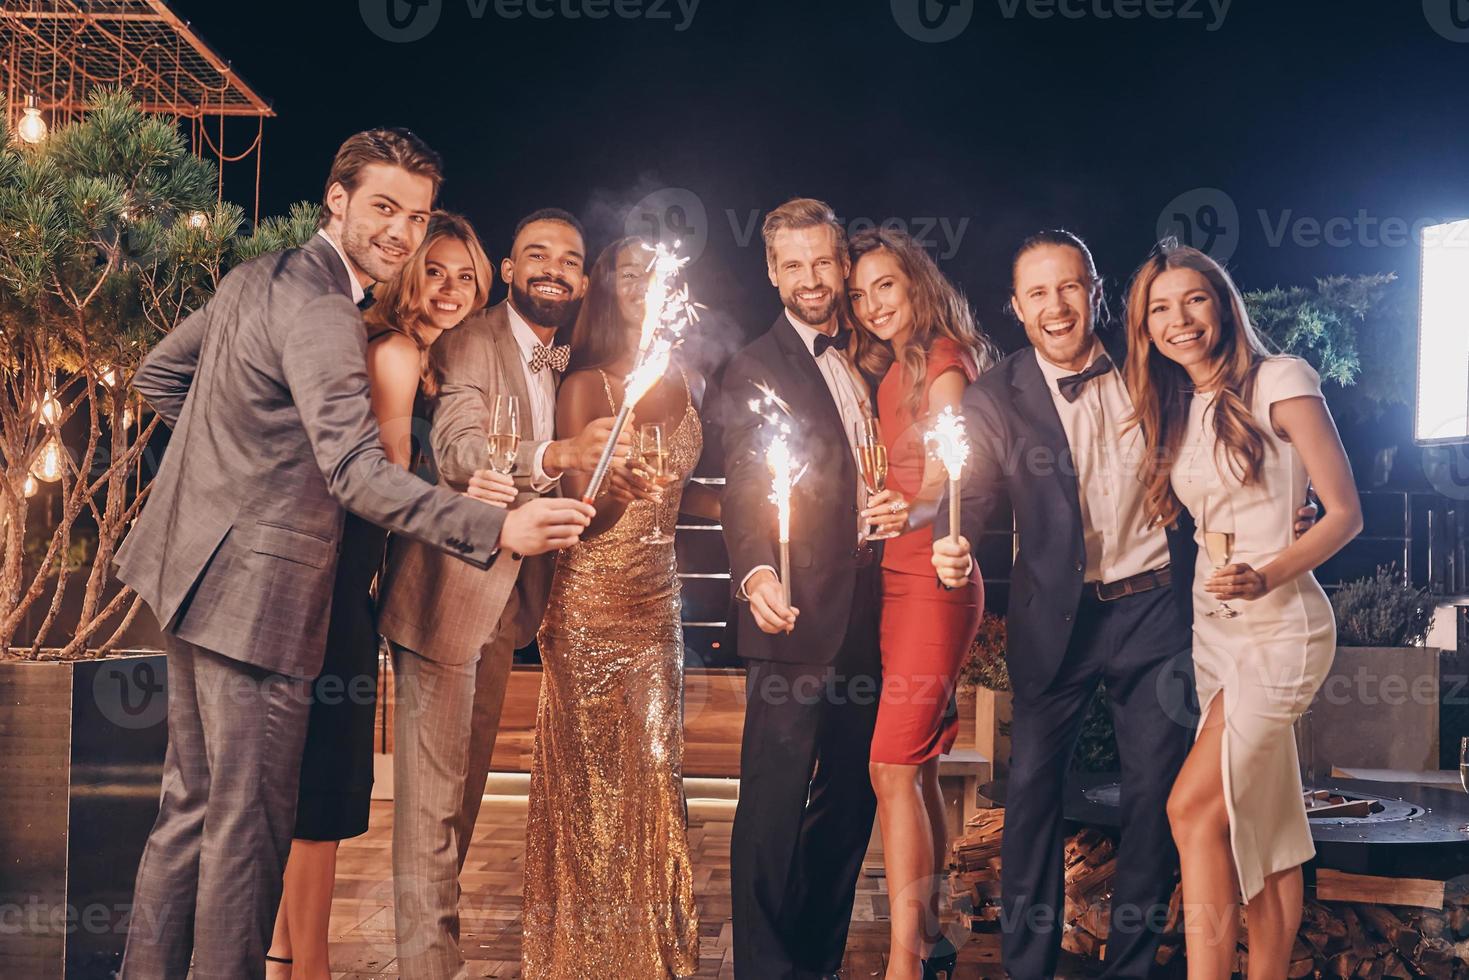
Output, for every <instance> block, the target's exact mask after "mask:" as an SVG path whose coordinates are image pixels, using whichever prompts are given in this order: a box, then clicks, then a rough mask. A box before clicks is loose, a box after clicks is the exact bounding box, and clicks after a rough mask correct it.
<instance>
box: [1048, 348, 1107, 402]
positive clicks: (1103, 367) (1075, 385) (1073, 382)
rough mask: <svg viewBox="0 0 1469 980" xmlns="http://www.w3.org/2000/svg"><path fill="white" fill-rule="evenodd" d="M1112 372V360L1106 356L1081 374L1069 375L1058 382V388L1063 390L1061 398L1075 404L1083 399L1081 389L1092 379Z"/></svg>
mask: <svg viewBox="0 0 1469 980" xmlns="http://www.w3.org/2000/svg"><path fill="white" fill-rule="evenodd" d="M1111 370H1112V359H1111V358H1110V357H1108V356H1107V355H1106V354H1103V355H1102V356H1101V357H1099V358H1097V359H1096V360H1095V361H1092V366H1091V367H1089V368H1087V369H1086V370H1085V371H1083V372H1081V373H1080V374H1069V375H1067V376H1066V377H1064V378H1060V379H1059V380H1057V381H1056V387H1057V388H1060V389H1061V397H1062V398H1064V399H1066V400H1067V401H1068V402H1074V401H1076V400H1077V399H1078V398H1080V397H1081V389H1082V388H1084V387H1086V383H1087V382H1088V381H1090V380H1091V379H1092V378H1100V377H1101V376H1102V375H1104V374H1106V373H1107V372H1108V371H1111Z"/></svg>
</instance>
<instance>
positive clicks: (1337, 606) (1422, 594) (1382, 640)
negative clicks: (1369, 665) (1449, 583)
mask: <svg viewBox="0 0 1469 980" xmlns="http://www.w3.org/2000/svg"><path fill="white" fill-rule="evenodd" d="M1331 608H1332V610H1333V611H1334V612H1335V613H1336V637H1337V643H1338V644H1340V645H1341V646H1344V647H1416V646H1422V645H1423V642H1424V640H1426V639H1427V638H1428V626H1429V623H1430V621H1431V620H1432V619H1433V601H1432V600H1431V599H1430V598H1429V595H1428V592H1427V590H1425V589H1415V588H1413V587H1412V586H1410V585H1405V584H1403V582H1402V580H1401V576H1400V575H1399V574H1398V571H1397V568H1396V566H1382V565H1379V566H1378V568H1377V574H1376V575H1374V576H1373V577H1372V578H1364V579H1359V580H1358V581H1356V582H1348V583H1347V584H1346V585H1343V586H1342V587H1341V588H1340V589H1338V590H1337V591H1336V595H1334V596H1332V597H1331Z"/></svg>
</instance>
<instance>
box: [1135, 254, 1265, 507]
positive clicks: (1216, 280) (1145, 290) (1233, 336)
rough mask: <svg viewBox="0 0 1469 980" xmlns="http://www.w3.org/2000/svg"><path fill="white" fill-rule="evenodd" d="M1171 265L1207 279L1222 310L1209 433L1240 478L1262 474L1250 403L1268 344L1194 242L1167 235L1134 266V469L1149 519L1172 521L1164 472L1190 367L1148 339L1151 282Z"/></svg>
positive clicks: (1181, 419) (1184, 418) (1260, 436)
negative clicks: (1139, 441) (1139, 442)
mask: <svg viewBox="0 0 1469 980" xmlns="http://www.w3.org/2000/svg"><path fill="white" fill-rule="evenodd" d="M1171 269H1192V270H1194V271H1195V272H1198V273H1200V274H1201V275H1202V276H1203V277H1204V278H1205V279H1206V280H1208V283H1209V288H1210V289H1211V290H1213V292H1214V300H1215V304H1216V305H1217V306H1218V308H1219V311H1220V322H1219V337H1218V339H1217V340H1216V341H1215V344H1214V349H1213V350H1211V351H1210V352H1209V356H1210V358H1211V359H1212V360H1213V363H1214V375H1213V377H1212V379H1211V380H1210V382H1209V384H1208V387H1209V388H1210V389H1211V390H1213V391H1214V392H1215V396H1214V412H1213V416H1214V434H1215V436H1216V438H1217V439H1218V446H1219V449H1220V450H1221V451H1222V452H1223V453H1224V454H1225V456H1226V458H1227V462H1228V465H1229V467H1230V469H1231V470H1232V471H1233V472H1234V474H1235V476H1236V477H1237V478H1238V479H1239V480H1240V481H1241V482H1242V483H1244V484H1247V485H1248V484H1252V483H1255V482H1257V481H1258V480H1259V479H1260V469H1261V467H1262V466H1263V465H1264V463H1265V454H1266V452H1267V451H1268V447H1269V446H1270V441H1269V440H1268V439H1267V438H1266V437H1265V432H1264V430H1262V429H1261V428H1260V425H1259V423H1257V422H1256V421H1255V415H1254V412H1253V411H1252V410H1251V408H1250V405H1251V402H1252V401H1253V399H1254V391H1255V379H1256V376H1257V375H1258V373H1259V370H1260V364H1261V363H1262V362H1263V361H1264V360H1265V359H1266V358H1268V357H1269V356H1270V353H1271V352H1270V350H1269V348H1268V347H1266V346H1265V342H1264V341H1263V340H1262V339H1261V338H1260V335H1259V333H1258V332H1256V330H1255V327H1254V325H1253V324H1252V323H1250V316H1249V313H1248V312H1247V311H1246V310H1245V301H1244V297H1242V296H1241V295H1240V291H1239V288H1238V287H1237V286H1235V284H1234V280H1233V279H1231V278H1230V276H1229V273H1228V272H1226V271H1225V270H1224V267H1223V266H1221V265H1220V264H1219V263H1218V262H1215V261H1214V260H1213V259H1212V258H1210V257H1209V256H1208V255H1206V254H1204V253H1203V252H1201V251H1199V250H1198V249H1196V248H1190V247H1188V246H1186V245H1179V244H1177V243H1176V242H1172V241H1167V242H1163V243H1162V244H1160V245H1159V246H1158V247H1157V248H1155V249H1154V250H1153V254H1151V255H1150V256H1148V258H1147V260H1146V261H1144V262H1143V264H1142V265H1141V266H1139V267H1138V270H1137V271H1136V272H1135V273H1133V276H1132V282H1131V283H1130V284H1129V285H1128V288H1127V316H1126V321H1127V350H1128V357H1127V367H1126V370H1125V377H1126V380H1127V390H1128V393H1129V394H1131V396H1132V404H1133V414H1132V418H1131V420H1130V421H1131V423H1132V424H1135V425H1138V426H1139V427H1141V429H1142V434H1143V444H1144V446H1145V449H1146V454H1145V455H1144V457H1143V465H1142V472H1141V474H1140V476H1141V479H1142V482H1143V487H1144V511H1145V513H1146V514H1147V516H1148V519H1149V521H1150V523H1151V524H1153V525H1160V524H1161V525H1165V526H1172V525H1173V524H1174V523H1175V522H1176V521H1177V520H1178V515H1179V512H1180V511H1181V510H1182V509H1183V505H1182V504H1181V503H1179V500H1178V497H1177V496H1176V495H1175V494H1174V492H1173V486H1172V484H1171V482H1170V477H1171V474H1172V472H1173V466H1174V463H1175V462H1176V461H1177V458H1178V447H1179V445H1180V444H1181V443H1182V441H1183V436H1184V429H1185V427H1186V426H1187V424H1188V413H1189V397H1190V395H1191V394H1192V392H1193V391H1194V383H1193V381H1192V380H1191V379H1190V378H1189V375H1188V372H1187V371H1185V370H1184V369H1183V367H1182V366H1181V365H1180V364H1178V363H1177V362H1176V361H1173V360H1170V359H1169V358H1168V357H1167V356H1166V355H1164V354H1163V353H1161V352H1160V351H1159V350H1158V349H1157V347H1156V346H1155V345H1154V344H1153V340H1152V337H1151V335H1150V334H1149V333H1148V302H1149V297H1150V295H1151V293H1152V289H1153V283H1154V282H1156V281H1157V279H1158V277H1159V276H1161V275H1162V274H1163V273H1164V272H1167V271H1169V270H1171Z"/></svg>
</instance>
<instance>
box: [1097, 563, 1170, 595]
mask: <svg viewBox="0 0 1469 980" xmlns="http://www.w3.org/2000/svg"><path fill="white" fill-rule="evenodd" d="M1172 582H1173V569H1171V568H1169V567H1168V566H1167V565H1164V566H1163V567H1162V568H1156V569H1154V570H1152V571H1151V572H1143V573H1142V574H1141V575H1134V576H1132V577H1131V578H1124V579H1119V580H1118V581H1116V582H1088V583H1087V584H1086V588H1087V591H1088V592H1092V593H1095V594H1096V597H1097V598H1098V599H1100V600H1102V601H1103V602H1115V601H1117V600H1118V599H1122V598H1125V597H1127V596H1130V595H1139V594H1141V593H1143V592H1151V591H1153V590H1154V589H1161V588H1163V587H1164V586H1165V585H1170V584H1172Z"/></svg>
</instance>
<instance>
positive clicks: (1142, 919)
mask: <svg viewBox="0 0 1469 980" xmlns="http://www.w3.org/2000/svg"><path fill="white" fill-rule="evenodd" d="M1012 275H1013V280H1014V282H1013V286H1014V292H1013V295H1012V296H1011V300H1010V302H1011V307H1012V309H1013V310H1014V313H1015V316H1016V317H1017V318H1018V319H1019V320H1020V321H1021V323H1022V324H1024V326H1025V334H1026V337H1027V338H1028V339H1029V340H1030V342H1031V344H1032V346H1030V347H1026V348H1024V349H1022V350H1020V351H1018V352H1016V353H1014V354H1011V355H1010V356H1009V357H1007V358H1005V360H1003V361H1001V362H1000V364H998V365H997V366H996V367H995V368H994V369H992V370H991V371H989V372H988V373H986V374H985V375H983V376H982V377H981V378H980V379H979V380H978V381H976V382H975V383H974V384H973V385H971V386H970V388H969V390H968V391H967V392H966V393H965V396H964V404H963V407H964V418H965V425H966V428H967V430H968V435H969V442H970V447H971V455H970V462H969V464H968V467H967V470H966V474H965V479H964V486H963V489H962V490H961V493H960V537H959V540H958V541H957V542H955V541H953V540H952V539H951V538H949V537H948V534H949V526H948V523H949V522H948V508H947V507H940V508H939V517H938V520H937V522H936V524H935V527H934V558H933V563H934V568H935V569H936V570H937V571H938V573H939V578H940V579H941V580H942V581H943V583H944V584H945V585H947V586H950V587H958V586H960V585H963V584H965V583H966V582H967V581H968V579H969V576H970V575H971V574H974V573H975V569H974V557H973V553H972V550H971V542H974V541H977V540H978V538H979V536H980V534H981V533H983V531H984V528H985V527H986V525H987V524H988V522H989V520H990V519H991V517H992V516H993V514H994V513H995V511H996V510H997V508H998V506H999V504H1000V502H1001V501H1003V500H1005V499H1006V498H1008V499H1009V501H1010V503H1011V506H1012V508H1013V510H1014V513H1015V525H1016V530H1017V532H1018V535H1019V549H1018V551H1017V553H1016V556H1015V565H1014V570H1013V571H1012V573H1011V586H1010V607H1009V613H1008V617H1009V619H1008V627H1009V642H1008V649H1007V651H1006V662H1007V664H1008V666H1009V668H1010V681H1011V686H1012V688H1013V689H1014V694H1015V720H1014V725H1013V728H1012V731H1011V757H1010V780H1009V785H1008V787H1007V790H1006V800H1005V804H1006V807H1005V822H1006V825H1007V827H1009V828H1010V829H1011V831H1012V832H1010V833H1007V834H1006V835H1005V838H1004V843H1003V845H1002V854H1001V859H1002V862H1003V868H1002V872H1001V878H1002V881H1001V903H1002V907H1003V916H1002V928H1003V930H1004V936H1003V938H1002V949H1003V953H1004V959H1005V967H1006V969H1007V970H1008V971H1009V973H1010V975H1011V976H1012V977H1014V978H1015V980H1032V978H1035V980H1041V978H1049V977H1052V976H1054V975H1055V972H1056V962H1057V959H1058V957H1059V955H1060V950H1061V917H1062V915H1063V913H1064V910H1065V893H1064V890H1063V869H1062V864H1061V861H1062V843H1063V832H1064V827H1063V819H1062V788H1063V785H1064V782H1065V777H1066V772H1067V769H1068V768H1069V767H1070V761H1071V755H1072V752H1073V750H1074V748H1075V746H1076V740H1077V736H1078V734H1079V733H1080V730H1081V724H1082V721H1083V719H1084V718H1085V716H1086V711H1087V707H1088V705H1089V704H1090V703H1091V700H1092V697H1093V696H1094V695H1095V693H1096V690H1097V686H1098V685H1099V684H1101V683H1102V682H1104V681H1105V683H1106V685H1107V694H1108V700H1109V702H1110V705H1111V710H1112V720H1113V723H1114V727H1115V728H1116V732H1117V745H1118V752H1119V755H1120V756H1121V763H1122V797H1121V807H1122V843H1121V847H1120V848H1119V850H1118V855H1117V876H1116V879H1115V885H1114V889H1113V894H1112V923H1111V931H1110V934H1109V938H1108V942H1107V960H1106V973H1105V974H1104V975H1105V976H1108V977H1146V976H1147V975H1148V973H1149V971H1150V969H1151V968H1152V965H1153V959H1154V955H1155V953H1156V951H1157V946H1158V938H1159V934H1160V932H1161V930H1162V928H1163V925H1164V923H1165V922H1166V920H1167V912H1168V901H1169V899H1170V897H1171V894H1172V891H1173V874H1174V869H1175V868H1176V866H1177V854H1176V852H1175V850H1174V847H1173V837H1172V835H1171V833H1170V832H1169V828H1168V819H1167V814H1166V810H1165V806H1166V803H1167V799H1168V792H1169V790H1170V789H1171V788H1172V785H1173V780H1174V778H1175V777H1176V776H1177V774H1178V770H1179V767H1180V766H1182V764H1183V760H1184V757H1185V755H1186V754H1187V750H1188V745H1189V736H1190V731H1189V725H1190V723H1191V721H1192V720H1193V719H1192V718H1191V717H1190V716H1189V713H1188V711H1186V710H1181V709H1183V708H1184V706H1185V704H1186V703H1187V704H1190V705H1191V697H1190V694H1191V691H1190V687H1191V683H1192V681H1191V676H1190V674H1189V672H1188V670H1189V667H1190V665H1191V655H1192V636H1191V622H1192V596H1191V592H1192V584H1193V575H1192V572H1193V567H1194V558H1195V555H1196V546H1195V544H1194V541H1193V527H1192V524H1191V523H1190V522H1189V521H1188V518H1187V515H1186V514H1185V515H1184V518H1183V520H1182V521H1181V522H1180V524H1179V526H1178V527H1176V528H1170V529H1167V530H1165V529H1162V528H1156V527H1149V526H1148V522H1147V519H1146V517H1145V514H1144V507H1143V486H1142V484H1141V482H1140V481H1139V479H1138V475H1137V474H1138V467H1139V463H1140V462H1141V459H1142V455H1141V454H1142V453H1143V451H1144V450H1143V444H1142V436H1141V433H1140V432H1139V430H1138V429H1137V428H1136V427H1135V426H1132V425H1130V424H1129V420H1130V417H1131V415H1132V401H1131V399H1130V398H1129V396H1128V393H1127V389H1126V386H1125V385H1124V384H1123V381H1122V376H1121V366H1122V365H1121V361H1120V360H1115V361H1114V357H1117V356H1118V354H1117V353H1112V352H1109V351H1108V350H1107V347H1106V345H1104V344H1103V342H1102V339H1101V337H1100V336H1098V334H1097V332H1096V325H1097V323H1098V322H1099V321H1100V320H1101V319H1102V313H1103V310H1104V306H1103V303H1102V281H1101V278H1100V277H1099V276H1098V275H1097V269H1096V264H1095V262H1094V261H1093V259H1092V255H1091V252H1090V250H1088V248H1087V247H1086V245H1085V243H1083V242H1082V240H1081V239H1080V238H1077V237H1076V236H1075V235H1073V234H1071V233H1070V232H1065V231H1047V232H1041V233H1040V234H1038V235H1034V236H1032V237H1031V238H1029V239H1027V240H1026V241H1025V242H1024V243H1023V244H1022V245H1021V247H1020V249H1019V251H1018V252H1017V253H1016V255H1015V261H1014V265H1013V268H1012ZM1314 513H1315V508H1314V507H1312V506H1307V507H1306V508H1303V510H1302V512H1301V516H1302V518H1303V523H1302V525H1300V526H1298V530H1300V529H1301V528H1302V527H1309V526H1310V523H1311V518H1312V517H1313V516H1314Z"/></svg>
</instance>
